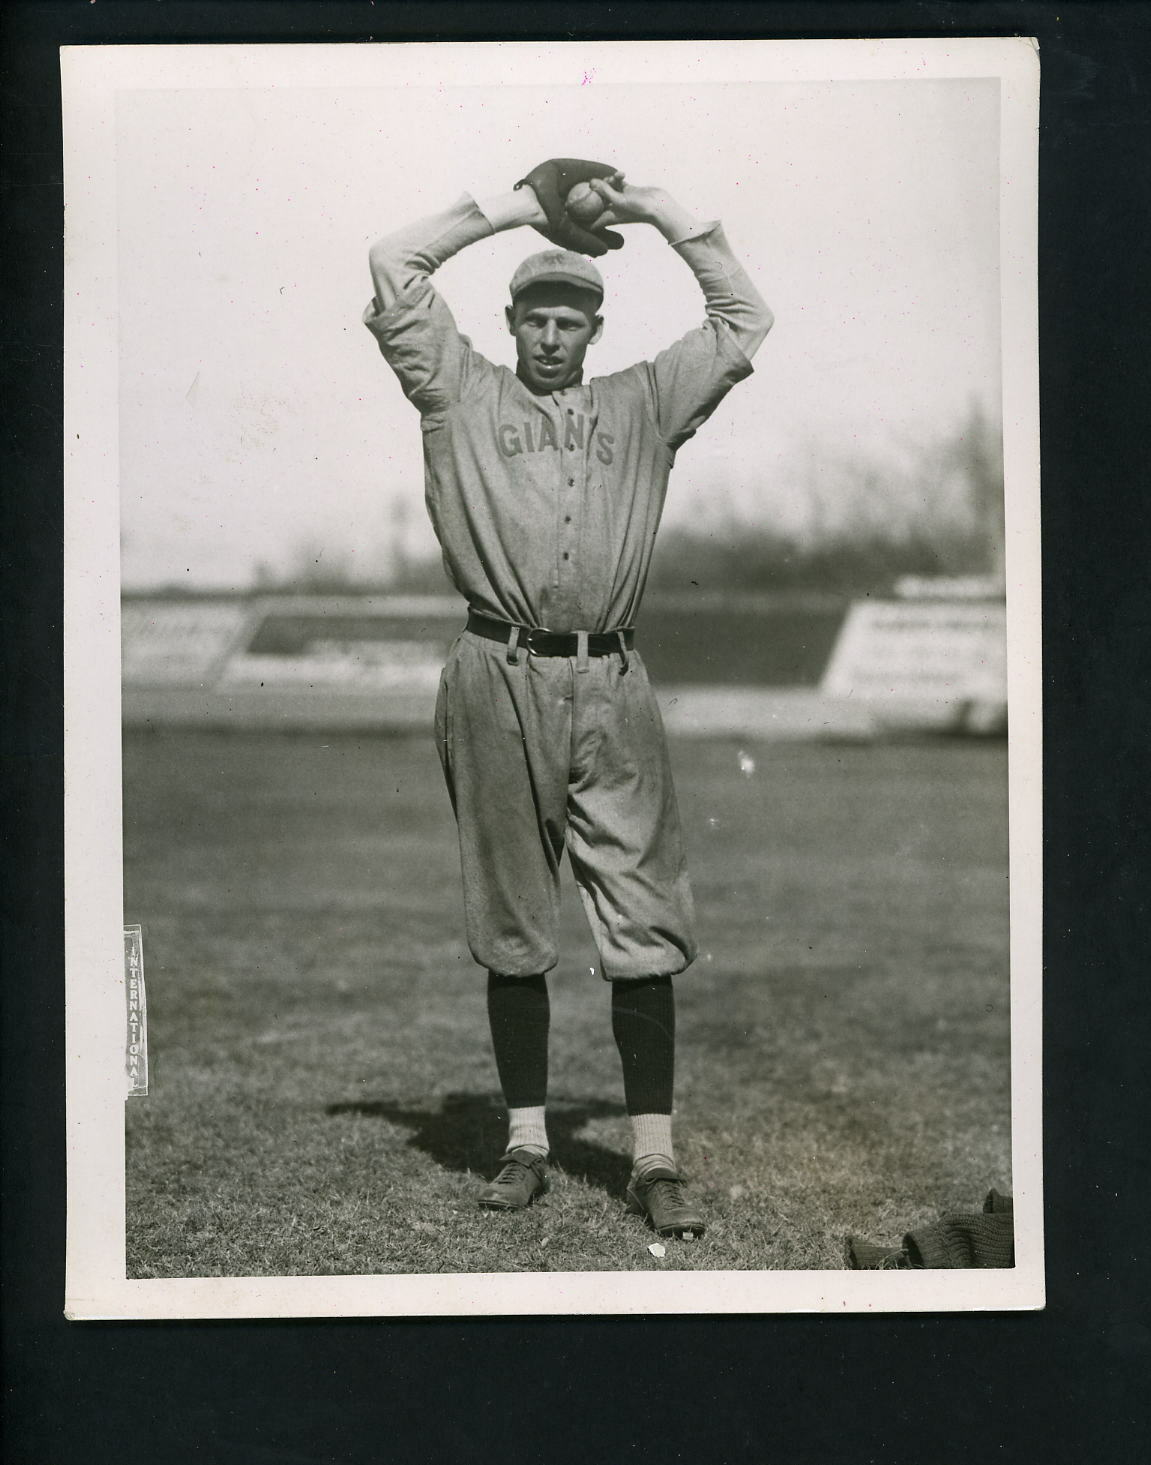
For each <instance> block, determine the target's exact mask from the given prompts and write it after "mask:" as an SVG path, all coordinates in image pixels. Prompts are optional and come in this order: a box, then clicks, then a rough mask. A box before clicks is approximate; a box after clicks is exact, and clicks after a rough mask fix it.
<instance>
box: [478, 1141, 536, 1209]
mask: <svg viewBox="0 0 1151 1465" xmlns="http://www.w3.org/2000/svg"><path fill="white" fill-rule="evenodd" d="M550 1184H551V1182H550V1181H549V1180H548V1157H547V1156H546V1155H543V1154H540V1152H539V1151H538V1150H529V1149H515V1150H509V1151H508V1152H507V1154H506V1155H505V1156H504V1157H503V1161H502V1162H501V1167H500V1171H499V1174H498V1175H497V1176H496V1177H495V1179H494V1180H493V1181H492V1182H491V1184H490V1185H485V1186H484V1188H483V1190H481V1191H480V1193H479V1195H478V1197H477V1201H478V1203H479V1204H480V1205H481V1206H483V1207H484V1209H485V1210H489V1211H522V1210H523V1208H524V1207H525V1206H530V1205H531V1203H532V1201H533V1200H535V1198H536V1196H537V1195H546V1194H547V1192H548V1190H549V1188H550Z"/></svg>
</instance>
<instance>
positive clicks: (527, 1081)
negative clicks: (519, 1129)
mask: <svg viewBox="0 0 1151 1465" xmlns="http://www.w3.org/2000/svg"><path fill="white" fill-rule="evenodd" d="M550 1016H551V1004H550V1002H549V1000H548V984H547V978H546V977H543V976H539V977H501V976H500V975H499V973H498V972H489V973H488V1022H489V1023H490V1025H491V1030H492V1047H493V1048H494V1050H495V1055H496V1068H497V1069H498V1071H499V1075H500V1087H501V1088H502V1089H503V1091H504V1100H505V1102H506V1103H507V1106H508V1108H509V1109H536V1108H540V1107H542V1105H543V1104H544V1103H546V1101H547V1093H548V1023H549V1019H550Z"/></svg>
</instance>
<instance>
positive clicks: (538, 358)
mask: <svg viewBox="0 0 1151 1465" xmlns="http://www.w3.org/2000/svg"><path fill="white" fill-rule="evenodd" d="M594 299H595V297H594V296H589V295H586V294H583V293H581V292H580V291H579V290H568V289H565V288H564V287H563V286H548V287H547V288H546V289H540V290H525V291H524V293H523V294H522V295H520V296H519V297H518V299H517V300H516V302H515V304H514V305H509V306H508V310H507V318H508V330H509V331H511V333H512V335H513V336H514V337H515V338H516V356H517V358H518V365H517V367H516V375H517V376H518V377H519V379H520V381H522V382H523V384H524V385H525V386H526V387H527V388H528V390H529V391H532V392H535V393H536V394H537V395H540V394H543V393H545V392H558V391H560V390H561V389H562V388H563V387H566V386H570V385H571V383H572V382H574V381H578V380H579V376H580V372H581V371H582V370H583V359H584V356H585V354H586V352H587V348H588V347H589V346H591V345H592V344H594V342H596V341H598V340H599V338H600V335H601V333H602V331H603V321H602V320H601V319H600V317H599V316H598V315H596V314H595V307H594V303H593V302H594Z"/></svg>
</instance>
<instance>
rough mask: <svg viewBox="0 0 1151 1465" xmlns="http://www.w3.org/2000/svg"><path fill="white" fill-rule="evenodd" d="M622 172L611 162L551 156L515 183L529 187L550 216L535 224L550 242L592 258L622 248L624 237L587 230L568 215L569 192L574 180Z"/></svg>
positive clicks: (522, 186) (583, 180)
mask: <svg viewBox="0 0 1151 1465" xmlns="http://www.w3.org/2000/svg"><path fill="white" fill-rule="evenodd" d="M619 176H620V175H619V174H618V173H617V171H616V169H614V168H613V167H612V166H611V164H610V163H592V162H588V161H587V159H585V158H549V159H548V160H547V162H546V163H540V164H539V166H538V167H536V168H533V169H532V171H531V172H530V173H529V174H528V175H527V176H526V177H525V178H521V179H520V180H519V182H518V183H517V184H516V187H517V188H524V187H528V188H530V189H531V190H532V192H533V193H534V194H535V196H536V198H537V199H538V200H539V205H540V208H541V209H543V211H544V215H545V217H546V218H547V224H546V225H544V224H534V225H533V226H532V227H533V228H535V229H537V230H538V231H539V232H540V233H541V234H542V235H543V236H544V238H545V239H547V240H548V241H549V242H550V243H552V244H556V245H558V246H559V247H560V248H561V249H574V250H576V251H577V252H578V253H580V254H589V255H591V256H592V257H593V258H596V257H598V256H599V255H601V254H607V252H608V250H609V249H621V248H622V247H623V239H622V238H621V237H620V236H619V235H618V234H613V233H612V232H611V231H610V230H607V229H598V228H595V229H587V228H585V227H584V226H583V225H582V224H578V223H576V221H575V220H574V219H572V218H569V217H568V215H567V213H566V212H565V210H564V203H565V200H566V199H567V196H568V191H569V189H570V188H571V187H572V185H573V184H575V183H590V182H592V180H593V179H596V178H615V177H619Z"/></svg>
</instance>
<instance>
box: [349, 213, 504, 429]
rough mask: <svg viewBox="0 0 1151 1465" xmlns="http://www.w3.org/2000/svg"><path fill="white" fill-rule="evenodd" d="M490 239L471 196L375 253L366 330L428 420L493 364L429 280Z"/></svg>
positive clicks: (410, 228)
mask: <svg viewBox="0 0 1151 1465" xmlns="http://www.w3.org/2000/svg"><path fill="white" fill-rule="evenodd" d="M491 233H492V226H491V223H490V222H489V220H488V219H487V218H486V216H485V215H484V214H483V213H482V211H481V210H480V209H479V207H478V205H477V204H476V203H475V201H474V199H472V198H471V197H470V195H467V194H465V195H464V196H463V197H462V198H461V199H459V201H458V202H457V203H456V204H454V205H453V206H452V208H450V209H447V210H445V211H444V212H443V213H440V214H434V215H432V216H431V217H430V218H427V219H421V220H419V221H418V222H417V223H415V224H412V225H409V226H408V227H407V228H406V229H403V230H401V231H400V232H399V233H398V234H394V235H391V236H390V237H389V238H387V239H384V240H381V242H380V244H379V245H378V246H376V250H375V251H374V260H373V265H374V272H375V274H376V278H377V281H378V283H377V290H376V294H375V296H374V297H373V298H372V300H371V301H370V302H369V304H368V306H367V309H366V310H365V311H364V315H363V321H364V325H365V326H367V328H368V330H369V331H371V333H372V335H373V336H375V338H376V341H377V343H378V344H379V348H380V351H381V353H382V355H383V357H384V360H385V361H386V362H387V363H388V365H389V366H390V367H391V368H392V370H393V371H394V372H395V374H396V377H397V378H398V380H399V383H400V386H401V387H402V389H403V392H404V395H405V396H406V397H407V398H408V400H409V401H410V402H411V403H412V405H413V406H415V407H416V408H418V410H419V412H420V413H421V415H422V416H425V417H427V416H434V415H436V414H437V413H441V412H444V411H446V410H447V408H448V407H450V406H451V405H452V403H454V402H457V401H458V400H459V399H460V397H461V396H462V395H463V393H464V391H465V390H466V388H467V385H468V380H469V377H470V376H471V374H472V373H473V372H474V371H475V370H477V369H479V367H480V366H481V365H486V364H487V363H486V362H485V360H484V358H483V357H482V356H480V355H479V353H478V352H476V351H474V350H473V349H472V345H471V342H470V341H469V340H468V339H467V337H466V336H462V335H461V334H460V332H459V329H458V327H457V325H456V322H455V317H454V316H453V315H452V312H451V309H450V308H449V306H448V304H447V302H446V301H445V300H444V299H443V297H442V296H441V295H440V293H439V292H438V291H437V290H436V288H435V286H434V285H433V284H432V282H431V279H430V278H429V277H430V275H431V274H432V272H433V271H434V270H436V269H438V268H439V266H440V265H441V264H442V263H443V262H444V261H445V260H446V259H449V258H450V257H451V256H452V255H453V254H455V253H457V252H458V251H459V250H460V249H462V248H464V246H465V245H468V244H472V243H475V242H476V241H477V240H479V239H483V238H486V237H487V236H489V235H490V234H491Z"/></svg>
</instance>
